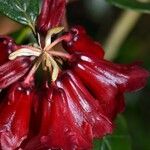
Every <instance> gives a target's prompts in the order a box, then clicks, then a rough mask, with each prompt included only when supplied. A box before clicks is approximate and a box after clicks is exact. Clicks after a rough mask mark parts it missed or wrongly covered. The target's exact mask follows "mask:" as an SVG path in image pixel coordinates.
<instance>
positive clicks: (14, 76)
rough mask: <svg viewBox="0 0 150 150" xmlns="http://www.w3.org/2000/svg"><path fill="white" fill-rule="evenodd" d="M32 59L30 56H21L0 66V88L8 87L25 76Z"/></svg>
mask: <svg viewBox="0 0 150 150" xmlns="http://www.w3.org/2000/svg"><path fill="white" fill-rule="evenodd" d="M31 61H32V60H31V58H30V57H20V58H17V59H15V60H12V61H8V62H7V63H6V64H4V65H2V66H0V89H2V88H6V87H7V86H9V85H10V84H12V83H14V82H16V81H17V80H19V79H20V78H21V77H23V76H24V75H25V73H26V72H27V71H28V70H29V68H30V66H31Z"/></svg>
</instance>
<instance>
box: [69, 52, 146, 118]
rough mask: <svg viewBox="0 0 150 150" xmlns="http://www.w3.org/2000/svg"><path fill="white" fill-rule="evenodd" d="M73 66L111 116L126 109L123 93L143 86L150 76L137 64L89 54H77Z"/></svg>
mask: <svg viewBox="0 0 150 150" xmlns="http://www.w3.org/2000/svg"><path fill="white" fill-rule="evenodd" d="M72 66H73V68H72V70H73V71H74V72H75V73H76V74H77V75H78V76H79V78H80V79H81V80H82V82H83V83H84V85H85V86H86V87H87V88H88V90H89V91H90V92H91V94H92V95H93V96H94V97H95V98H96V99H99V102H100V104H101V105H103V106H104V107H105V108H107V109H106V112H107V113H108V116H109V117H110V118H114V117H115V116H116V114H117V111H116V110H118V111H122V110H123V109H124V108H123V105H124V104H123V103H124V102H123V93H124V92H126V91H134V90H138V89H140V88H143V87H144V86H145V84H146V80H147V77H148V76H149V73H148V72H147V71H146V70H144V69H143V68H141V67H139V66H137V65H118V64H113V63H111V62H108V61H105V60H98V59H95V58H92V57H91V56H90V57H89V56H87V55H77V58H76V60H75V62H74V63H72ZM135 73H136V74H135ZM118 97H119V98H118ZM118 103H121V105H122V106H121V108H118V107H120V106H118ZM105 105H106V106H105Z"/></svg>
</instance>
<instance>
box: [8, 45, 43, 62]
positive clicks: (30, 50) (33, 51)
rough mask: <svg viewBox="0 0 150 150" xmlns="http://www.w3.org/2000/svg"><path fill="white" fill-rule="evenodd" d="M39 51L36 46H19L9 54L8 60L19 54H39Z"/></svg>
mask: <svg viewBox="0 0 150 150" xmlns="http://www.w3.org/2000/svg"><path fill="white" fill-rule="evenodd" d="M40 54H41V51H40V50H39V49H38V48H34V47H29V48H20V49H18V50H16V51H15V52H13V53H11V54H10V55H9V60H14V59H16V58H17V57H20V56H40Z"/></svg>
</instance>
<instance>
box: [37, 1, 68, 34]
mask: <svg viewBox="0 0 150 150" xmlns="http://www.w3.org/2000/svg"><path fill="white" fill-rule="evenodd" d="M65 4H66V0H43V4H42V11H41V13H40V15H39V17H38V19H37V26H36V28H37V30H38V32H40V33H41V34H45V33H46V32H47V31H48V30H49V29H51V28H54V27H57V26H59V25H60V23H61V22H62V18H63V16H64V11H65Z"/></svg>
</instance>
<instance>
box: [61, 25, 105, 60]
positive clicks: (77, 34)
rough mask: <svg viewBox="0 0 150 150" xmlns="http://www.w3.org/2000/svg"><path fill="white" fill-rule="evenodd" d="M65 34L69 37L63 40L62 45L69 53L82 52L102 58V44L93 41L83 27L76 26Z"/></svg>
mask: <svg viewBox="0 0 150 150" xmlns="http://www.w3.org/2000/svg"><path fill="white" fill-rule="evenodd" d="M67 34H68V37H70V38H68V39H66V41H64V42H63V46H64V48H65V49H66V50H67V51H68V52H69V53H71V54H74V53H78V52H82V53H84V54H89V55H91V56H94V57H97V58H100V59H101V58H103V56H104V50H103V48H102V46H101V45H100V44H99V43H98V42H95V41H93V40H92V39H91V38H90V36H88V35H87V33H86V31H85V30H84V28H83V27H81V26H76V27H74V28H72V29H71V31H70V32H69V33H67Z"/></svg>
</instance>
